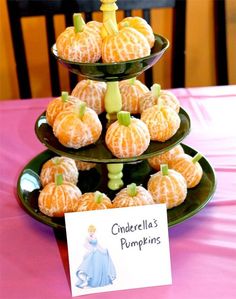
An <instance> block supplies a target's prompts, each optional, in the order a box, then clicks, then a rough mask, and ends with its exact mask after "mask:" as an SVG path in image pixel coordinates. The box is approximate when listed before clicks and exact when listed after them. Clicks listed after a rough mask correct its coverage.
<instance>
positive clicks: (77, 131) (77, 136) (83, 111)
mask: <svg viewBox="0 0 236 299" xmlns="http://www.w3.org/2000/svg"><path fill="white" fill-rule="evenodd" d="M101 132H102V125H101V122H100V120H99V118H98V116H97V114H96V112H95V111H94V110H92V109H90V108H88V107H86V104H85V103H84V102H81V104H79V106H78V107H74V109H71V110H65V111H62V112H61V113H59V114H58V115H57V117H56V119H55V121H54V124H53V133H54V135H55V136H56V137H57V138H58V140H59V142H60V143H61V144H63V145H64V146H66V147H71V148H76V149H78V148H81V147H83V146H86V145H89V144H93V143H95V142H96V141H97V140H98V139H99V137H100V135H101Z"/></svg>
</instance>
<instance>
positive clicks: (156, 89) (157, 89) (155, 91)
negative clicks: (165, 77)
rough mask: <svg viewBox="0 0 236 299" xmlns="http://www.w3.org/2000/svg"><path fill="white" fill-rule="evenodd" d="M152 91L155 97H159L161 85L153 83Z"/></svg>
mask: <svg viewBox="0 0 236 299" xmlns="http://www.w3.org/2000/svg"><path fill="white" fill-rule="evenodd" d="M151 92H152V95H153V96H154V97H155V98H158V97H159V96H160V92H161V85H160V84H157V83H155V84H153V85H152V87H151Z"/></svg>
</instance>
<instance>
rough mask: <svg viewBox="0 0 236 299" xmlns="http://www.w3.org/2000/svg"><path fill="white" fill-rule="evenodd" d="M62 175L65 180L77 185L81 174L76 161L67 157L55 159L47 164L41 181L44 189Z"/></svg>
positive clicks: (42, 172)
mask: <svg viewBox="0 0 236 299" xmlns="http://www.w3.org/2000/svg"><path fill="white" fill-rule="evenodd" d="M58 174H61V175H63V179H64V180H65V181H67V182H71V183H72V184H74V185H76V184H77V182H78V176H79V172H78V169H77V167H76V164H75V161H74V160H73V159H70V158H67V157H53V158H51V159H49V160H48V161H47V162H45V163H44V164H43V166H42V169H41V172H40V181H41V184H42V186H43V187H45V186H46V185H47V184H49V183H52V182H54V181H55V176H56V175H58Z"/></svg>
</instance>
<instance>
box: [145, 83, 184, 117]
mask: <svg viewBox="0 0 236 299" xmlns="http://www.w3.org/2000/svg"><path fill="white" fill-rule="evenodd" d="M158 87H159V88H158ZM158 89H159V90H158ZM158 104H161V105H165V106H169V107H171V108H172V109H174V110H175V111H176V112H177V113H179V109H180V103H179V100H178V99H177V97H176V96H175V95H174V94H173V93H172V92H170V91H168V90H163V89H160V85H159V84H153V86H152V87H151V91H149V92H147V93H145V94H144V95H143V96H141V97H140V112H141V113H142V112H143V111H144V110H146V109H147V108H150V107H152V106H154V105H158Z"/></svg>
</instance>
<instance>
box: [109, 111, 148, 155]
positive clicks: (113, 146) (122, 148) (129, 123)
mask: <svg viewBox="0 0 236 299" xmlns="http://www.w3.org/2000/svg"><path fill="white" fill-rule="evenodd" d="M117 119H118V120H117V121H115V122H114V123H113V124H111V125H110V126H109V127H108V129H107V132H106V136H105V142H106V145H107V147H108V149H109V150H110V151H111V152H112V154H113V155H114V156H115V157H118V158H129V157H135V156H140V155H141V154H142V153H143V152H144V151H145V150H146V149H147V148H148V146H149V143H150V134H149V131H148V128H147V126H146V124H145V123H144V122H143V121H142V120H140V119H138V118H135V117H130V113H129V112H128V111H120V112H118V113H117Z"/></svg>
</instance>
